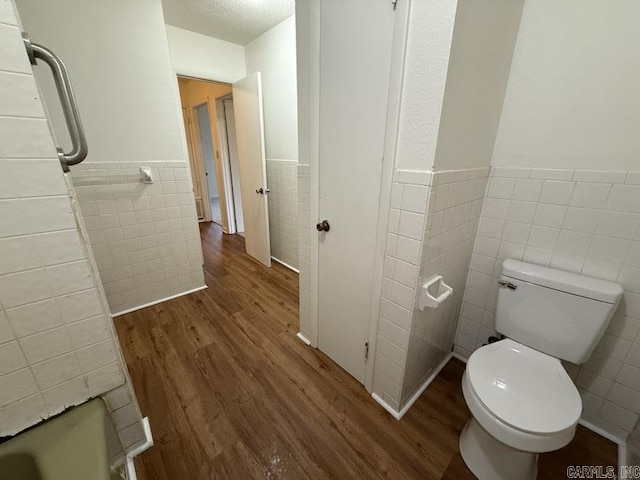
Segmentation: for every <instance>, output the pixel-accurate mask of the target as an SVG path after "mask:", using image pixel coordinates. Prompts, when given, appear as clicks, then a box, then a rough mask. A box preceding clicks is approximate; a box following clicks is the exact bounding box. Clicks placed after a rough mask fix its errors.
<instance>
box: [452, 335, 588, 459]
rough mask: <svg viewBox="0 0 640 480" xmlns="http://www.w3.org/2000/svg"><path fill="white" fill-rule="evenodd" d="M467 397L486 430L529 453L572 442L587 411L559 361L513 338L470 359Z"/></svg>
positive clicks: (466, 372) (484, 348)
mask: <svg viewBox="0 0 640 480" xmlns="http://www.w3.org/2000/svg"><path fill="white" fill-rule="evenodd" d="M463 393H464V396H465V400H466V401H467V404H468V406H469V409H470V410H471V412H472V413H473V415H474V417H476V420H477V421H478V422H479V423H480V424H481V425H482V426H483V427H484V428H485V429H486V430H487V431H489V432H490V433H491V434H492V435H493V436H494V437H496V438H497V439H498V440H500V441H501V442H504V443H506V444H507V445H510V446H512V447H514V448H517V449H521V450H526V451H530V452H545V451H552V450H556V449H558V448H561V447H563V446H564V445H566V444H567V443H569V442H570V441H571V439H572V438H573V435H574V433H575V428H576V425H577V422H578V419H579V418H580V414H581V411H582V400H581V398H580V395H579V393H578V390H577V389H576V387H575V385H574V384H573V382H572V381H571V379H570V378H569V375H568V374H567V372H566V371H565V370H564V368H563V367H562V364H561V363H560V361H559V360H558V359H556V358H553V357H550V356H549V355H545V354H543V353H540V352H538V351H536V350H533V349H531V348H529V347H527V346H525V345H522V344H519V343H517V342H515V341H513V340H510V339H505V340H502V341H500V342H496V343H493V344H490V345H487V346H485V347H482V348H480V349H478V350H476V351H475V352H474V353H473V354H472V355H471V357H470V358H469V360H468V362H467V368H466V370H465V375H464V378H463Z"/></svg>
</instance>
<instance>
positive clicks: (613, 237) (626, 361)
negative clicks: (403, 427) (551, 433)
mask: <svg viewBox="0 0 640 480" xmlns="http://www.w3.org/2000/svg"><path fill="white" fill-rule="evenodd" d="M638 178H640V175H639V174H638V172H614V171H585V170H576V171H573V170H541V169H503V168H494V169H493V170H492V173H491V179H490V183H489V186H488V188H487V194H486V200H485V204H484V208H483V211H482V219H481V222H480V226H479V229H478V236H477V238H476V242H475V247H474V253H473V258H472V261H471V270H470V273H469V276H468V280H467V285H466V290H465V294H464V303H463V307H462V312H461V315H460V320H459V325H458V329H457V335H456V346H455V351H456V352H457V353H459V354H460V355H462V356H464V357H468V356H469V355H470V353H471V352H472V351H473V350H475V349H476V348H478V347H480V346H481V345H482V344H483V343H486V341H487V338H488V337H489V336H490V335H493V334H494V333H495V332H494V330H493V315H494V311H495V302H496V295H497V283H496V280H497V278H498V276H499V273H500V268H501V263H502V261H503V260H504V259H506V258H515V259H518V260H524V261H528V262H532V263H537V264H541V265H548V266H551V267H554V268H559V269H561V270H568V271H572V272H576V273H582V274H585V275H590V276H594V277H598V278H604V279H608V280H613V281H617V282H618V283H620V284H621V285H622V286H623V287H624V289H625V293H624V298H623V300H622V303H621V305H620V307H619V308H618V311H617V312H616V315H615V316H614V318H613V320H612V321H611V324H610V325H609V328H608V329H607V332H606V333H605V336H604V337H603V338H602V340H601V341H600V343H599V345H598V346H597V347H596V350H595V352H594V354H593V355H592V356H591V358H590V359H589V360H588V361H587V363H586V364H584V365H583V366H581V367H577V366H574V365H567V369H568V371H569V373H570V374H571V375H572V377H573V378H574V379H575V380H576V384H577V385H578V388H579V390H580V392H581V395H582V397H583V403H584V412H583V418H584V419H585V420H587V421H589V422H592V423H593V424H595V425H597V426H599V427H600V428H602V429H604V430H605V431H607V432H609V433H611V434H613V435H616V436H618V437H620V438H626V436H627V435H628V433H629V432H630V431H631V430H632V428H633V427H634V425H635V424H636V422H637V420H638V416H639V414H640V336H639V332H640V185H638Z"/></svg>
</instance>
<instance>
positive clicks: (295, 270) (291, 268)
mask: <svg viewBox="0 0 640 480" xmlns="http://www.w3.org/2000/svg"><path fill="white" fill-rule="evenodd" d="M271 260H274V261H276V262H278V263H279V264H280V265H284V266H285V267H287V268H288V269H289V270H293V271H294V272H296V273H298V274H299V273H300V270H298V269H297V268H296V267H292V266H291V265H289V264H288V263H286V262H283V261H282V260H279V259H277V258H276V257H271Z"/></svg>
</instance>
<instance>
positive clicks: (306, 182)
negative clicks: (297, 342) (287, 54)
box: [0, 165, 317, 340]
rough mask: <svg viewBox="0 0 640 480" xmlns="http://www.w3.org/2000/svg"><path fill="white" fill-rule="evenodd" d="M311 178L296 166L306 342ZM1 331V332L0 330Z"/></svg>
mask: <svg viewBox="0 0 640 480" xmlns="http://www.w3.org/2000/svg"><path fill="white" fill-rule="evenodd" d="M313 224H314V221H313V219H312V218H311V178H310V167H309V165H298V232H299V241H298V252H299V255H298V258H299V267H298V269H299V270H300V275H299V277H298V281H299V282H300V283H299V285H300V287H299V289H300V333H301V334H302V335H303V336H304V337H305V338H307V339H308V340H311V339H315V338H316V333H317V332H316V327H315V325H314V323H313V322H312V321H311V227H312V225H313ZM0 331H1V330H0Z"/></svg>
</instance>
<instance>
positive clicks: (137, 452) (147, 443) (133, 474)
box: [125, 417, 153, 480]
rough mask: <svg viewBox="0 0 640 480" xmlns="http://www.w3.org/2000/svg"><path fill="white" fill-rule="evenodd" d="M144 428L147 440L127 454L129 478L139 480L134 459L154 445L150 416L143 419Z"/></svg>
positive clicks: (129, 479)
mask: <svg viewBox="0 0 640 480" xmlns="http://www.w3.org/2000/svg"><path fill="white" fill-rule="evenodd" d="M142 428H143V429H144V436H145V439H146V441H145V442H144V443H143V444H142V445H139V446H138V447H136V448H134V449H133V450H131V451H130V452H127V456H126V460H125V461H126V468H127V480H138V476H137V474H136V465H135V463H134V461H133V459H134V458H135V457H137V456H138V455H140V454H141V453H142V452H144V451H146V450H149V449H150V448H151V447H153V435H151V427H150V426H149V417H144V418H143V419H142Z"/></svg>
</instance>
